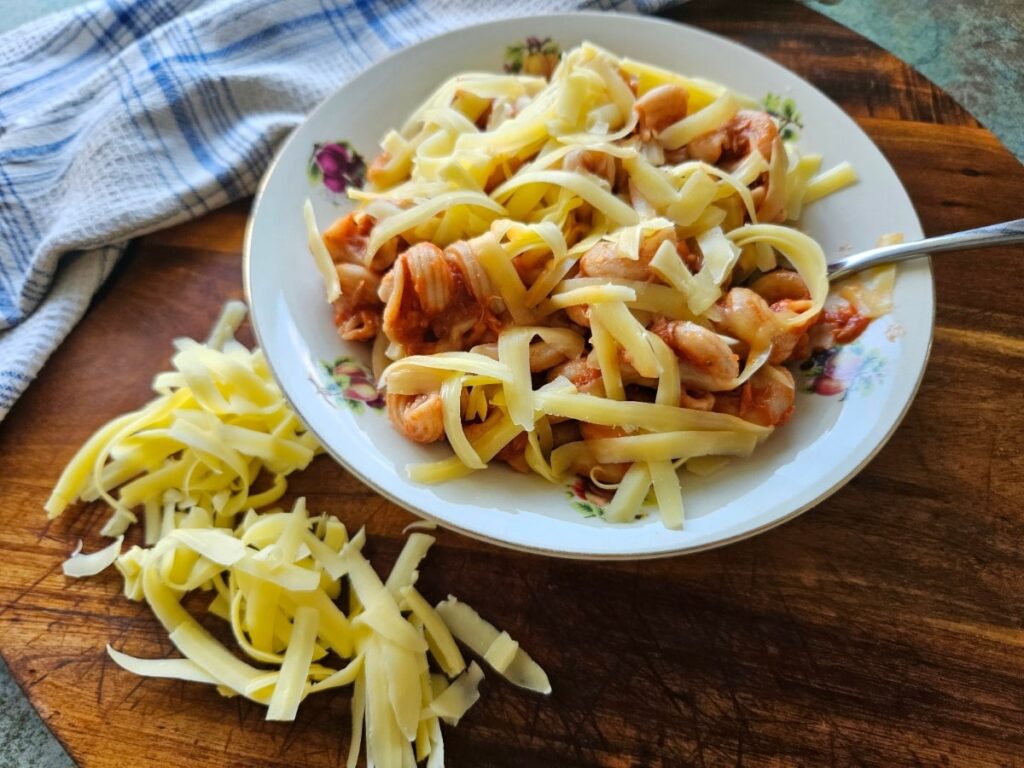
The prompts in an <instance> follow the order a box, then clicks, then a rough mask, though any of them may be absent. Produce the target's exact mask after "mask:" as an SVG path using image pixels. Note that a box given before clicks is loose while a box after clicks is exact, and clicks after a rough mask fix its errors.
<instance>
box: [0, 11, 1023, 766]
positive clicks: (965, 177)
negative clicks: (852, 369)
mask: <svg viewBox="0 0 1024 768" xmlns="http://www.w3.org/2000/svg"><path fill="white" fill-rule="evenodd" d="M672 15H673V18H676V19H678V20H679V21H682V22H686V23H690V24H695V25H697V26H700V27H703V28H706V29H709V30H711V31H714V32H718V33H720V34H723V35H725V36H727V37H730V38H732V39H734V40H737V41H739V42H741V43H745V44H746V45H748V46H751V47H752V48H754V49H756V50H759V51H761V52H763V53H765V54H767V55H768V56H770V57H772V58H774V59H776V60H777V61H779V62H780V63H782V64H783V65H785V66H787V67H790V68H791V69H793V70H794V71H796V72H797V73H798V74H800V75H803V76H804V77H806V78H807V79H809V80H810V81H811V82H812V83H814V84H815V85H817V86H818V87H819V88H821V89H822V90H824V91H825V93H827V94H829V95H830V96H831V97H832V98H833V99H835V100H836V101H837V102H839V104H840V105H842V106H843V108H844V109H846V111H847V112H849V113H850V114H851V115H853V116H854V117H855V118H856V119H857V120H858V122H859V123H860V124H861V125H862V126H863V127H864V129H865V130H866V131H867V132H868V133H869V134H870V135H871V136H872V138H874V140H875V141H876V142H877V143H878V145H879V146H880V147H881V149H882V151H883V152H884V153H885V154H886V156H887V157H888V158H889V159H890V161H891V162H892V163H893V165H894V166H895V167H896V170H897V171H898V173H899V175H900V177H901V178H902V180H903V182H904V184H905V185H906V186H907V188H908V189H909V190H910V194H911V197H912V199H913V200H914V203H915V205H916V206H917V209H918V211H919V213H920V215H921V218H922V220H923V223H924V228H925V231H926V232H927V233H928V234H929V235H936V234H941V233H944V232H949V231H952V230H957V229H962V228H966V227H972V226H977V225H981V224H985V223H990V222H994V221H999V220H1005V219H1010V218H1016V217H1020V216H1021V215H1022V214H1024V208H1022V205H1021V201H1022V200H1024V169H1022V167H1021V165H1020V164H1019V163H1018V162H1017V161H1016V160H1015V159H1014V158H1013V157H1012V156H1011V155H1010V154H1009V153H1008V152H1007V151H1006V150H1005V149H1004V148H1003V147H1002V146H1000V144H999V143H998V142H997V141H996V140H995V139H994V138H993V137H992V135H991V134H990V133H988V132H987V131H986V130H985V129H984V128H982V127H981V126H979V125H978V123H977V122H975V121H974V120H973V119H972V118H971V117H970V116H969V115H968V114H967V113H966V112H964V110H963V109H961V108H960V107H959V106H957V105H956V104H955V103H954V102H953V101H952V100H951V99H950V98H949V97H948V96H946V95H945V94H943V93H942V92H941V91H939V90H938V89H937V88H936V87H935V86H933V85H931V84H930V83H928V82H927V81H925V80H924V79H923V78H922V77H920V76H919V75H917V74H916V73H914V72H913V71H912V70H910V69H909V68H908V67H907V66H905V65H904V64H902V63H900V62H899V61H898V60H896V59H895V58H893V57H892V56H890V55H888V54H886V53H884V52H883V51H881V50H879V49H878V48H876V47H875V46H873V45H871V44H870V43H868V42H866V41H865V40H864V39H862V38H860V37H858V36H857V35H855V34H853V33H851V32H849V31H848V30H846V29H844V28H842V27H840V26H838V25H836V24H834V23H832V22H830V21H828V20H827V19H825V18H824V17H822V16H820V15H818V14H816V13H815V12H813V11H811V10H808V9H806V8H804V7H803V6H799V5H795V4H789V3H782V2H770V1H768V0H764V1H763V2H760V3H747V2H744V3H740V2H733V3H720V2H694V3H692V4H689V5H686V6H684V7H683V8H681V9H679V10H677V11H674V12H673V14H672ZM878 204H879V205H880V206H882V205H885V201H884V200H879V201H878ZM247 211H248V204H241V205H235V206H232V207H230V208H228V209H225V210H222V211H218V212H216V213H214V214H211V215H209V216H207V217H206V218H204V219H201V220H199V221H196V222H193V223H191V224H188V225H185V226H182V227H178V228H176V229H173V230H169V231H166V232H161V233H157V234H154V235H151V236H149V237H146V238H143V239H142V240H140V241H139V242H137V243H135V244H133V246H132V248H131V249H130V254H129V255H128V257H127V258H126V259H125V260H124V262H123V263H122V264H121V266H120V267H119V268H118V270H117V272H116V273H115V274H114V276H113V277H112V278H111V279H110V281H109V283H108V285H107V286H106V287H105V288H104V290H103V292H102V293H101V295H100V296H99V297H98V298H97V300H96V302H95V305H94V306H93V308H92V309H91V310H90V312H89V314H88V315H87V316H86V318H85V320H84V321H83V322H82V323H81V325H80V326H79V327H78V328H77V329H76V330H75V331H74V333H72V335H71V337H70V338H69V339H68V340H67V341H66V342H65V343H64V345H63V346H62V347H61V348H60V350H59V351H58V352H57V353H56V354H55V355H54V357H53V359H52V360H51V361H50V362H49V363H48V364H47V366H46V367H45V369H44V370H43V372H42V375H41V376H40V377H39V379H38V381H37V382H36V383H35V384H33V386H32V387H31V388H30V390H29V392H28V394H27V395H26V396H25V397H24V398H23V399H22V400H21V402H19V403H18V404H17V406H16V407H15V409H14V411H13V412H12V413H11V414H10V416H9V417H8V419H7V421H6V423H5V424H3V426H2V428H0V555H2V559H3V564H2V566H0V649H2V652H3V655H4V658H6V660H7V661H8V663H9V664H10V666H11V669H12V671H13V673H14V675H15V677H16V678H17V680H18V681H19V682H20V684H21V685H22V686H23V688H24V689H25V691H26V693H27V694H28V696H29V698H30V699H31V701H32V702H33V704H34V705H35V706H36V707H37V708H38V709H39V711H40V713H41V714H42V716H43V719H44V720H45V721H46V722H47V723H48V725H49V726H50V727H51V728H52V729H53V731H54V732H55V733H56V734H57V736H58V738H59V739H60V740H61V741H62V742H63V743H64V745H65V746H66V747H67V749H68V751H69V752H70V753H71V755H72V756H73V757H74V758H75V759H76V760H77V761H78V762H79V763H80V764H81V765H83V766H86V767H87V768H123V767H124V766H132V767H134V766H149V765H153V766H164V765H191V766H196V767H197V768H198V767H199V766H203V768H206V767H214V766H257V765H259V766H275V767H277V766H280V767H283V766H294V767H295V768H299V766H301V767H302V768H321V767H326V766H337V765H339V764H340V763H341V761H342V759H343V758H342V756H343V755H344V753H345V750H346V748H347V743H348V722H349V721H348V698H347V694H346V693H339V694H337V695H325V696H322V697H320V698H318V699H316V700H314V701H311V702H310V703H309V704H308V705H306V706H305V707H304V708H303V709H302V711H301V714H300V718H299V720H298V721H297V722H296V723H294V724H281V723H266V722H264V721H263V719H262V710H261V709H260V708H259V707H256V706H252V705H250V704H248V703H246V702H244V701H243V702H240V701H238V700H226V699H222V698H220V697H219V696H218V695H217V694H216V693H215V692H213V691H212V690H209V689H207V688H204V687H200V686H194V685H189V684H184V683H178V682H166V681H155V680H145V681H141V680H139V679H136V678H134V677H132V676H130V675H129V674H127V673H125V672H122V671H121V670H119V669H118V668H117V667H115V666H114V665H113V664H112V663H111V662H110V661H109V660H108V659H107V658H106V655H105V654H104V650H103V649H104V646H105V645H106V644H107V643H112V644H114V645H115V646H116V647H118V648H121V649H124V650H125V651H127V652H129V653H136V654H139V655H143V656H154V655H159V654H161V653H166V652H168V651H169V650H170V647H169V644H168V643H167V641H166V639H164V638H163V636H162V633H161V632H160V631H159V630H158V627H157V623H156V621H155V620H154V619H153V618H152V616H151V615H150V614H149V612H148V610H147V609H145V608H144V607H143V606H140V605H138V604H135V603H130V602H128V601H126V600H125V599H123V598H122V597H121V596H120V580H119V578H118V577H117V576H116V575H115V574H113V573H111V574H106V575H103V576H101V577H99V578H95V579H91V580H86V581H77V582H73V581H69V580H66V579H65V578H64V577H63V576H62V575H61V572H60V563H61V561H62V560H63V559H64V558H65V557H66V556H67V554H68V552H69V550H70V549H71V548H72V546H73V545H74V543H75V542H76V541H77V540H78V538H80V537H81V538H84V539H85V540H86V543H87V544H91V545H95V544H97V543H99V539H98V537H97V534H96V531H97V521H98V520H100V519H101V518H102V513H101V510H99V509H96V508H86V509H83V510H81V511H80V513H78V514H69V515H66V516H65V517H63V518H61V519H59V520H58V521H56V522H54V523H52V524H49V525H47V523H46V520H45V517H44V515H43V512H42V508H41V507H42V503H43V501H44V500H45V498H46V496H47V494H48V493H49V490H50V488H51V486H52V485H53V483H54V481H55V479H56V477H57V475H58V473H59V471H60V469H61V467H62V466H63V465H64V463H65V462H66V461H67V460H68V459H69V458H70V457H71V455H72V453H73V452H74V451H75V449H76V448H77V447H78V446H79V445H80V444H81V443H82V441H83V440H84V439H85V438H86V437H88V435H89V434H90V433H91V432H92V431H93V430H94V429H95V428H96V427H97V426H99V425H100V424H101V423H103V422H105V421H106V420H108V419H110V418H111V417H113V416H115V415H117V414H119V413H121V412H123V411H126V410H128V409H132V408H135V407H137V406H138V405H140V404H141V403H143V402H144V401H146V400H147V399H148V397H149V395H150V392H149V383H150V380H151V378H152V376H153V374H154V373H155V372H156V371H158V370H162V369H164V368H165V367H166V365H167V361H168V358H169V356H170V349H171V347H170V342H171V340H172V339H173V338H174V337H176V336H180V335H192V336H194V337H197V338H202V337H203V336H204V335H205V333H206V331H207V329H208V327H209V326H210V324H211V323H212V322H213V320H214V318H215V316H216V315H217V312H218V310H219V308H220V306H221V303H222V302H223V301H224V300H225V299H227V298H231V297H236V298H237V297H240V296H241V293H242V291H241V283H240V257H239V253H240V250H241V239H242V230H243V227H244V225H245V221H246V215H247ZM869 225H870V223H869V222H866V223H865V226H869ZM1022 268H1024V259H1022V253H1021V250H1020V249H1019V248H1017V249H1015V250H1013V249H1005V250H992V251H988V252H983V253H978V252H975V253H964V254H950V255H943V256H942V257H940V258H938V259H937V260H936V263H935V275H936V278H935V279H936V286H937V290H938V309H937V316H936V333H935V342H934V348H933V351H932V358H931V362H930V364H929V366H928V371H927V374H926V376H925V379H924V383H923V384H922V386H921V390H920V393H919V394H918V396H917V400H916V401H915V403H914V405H913V407H912V408H911V410H910V412H909V414H908V415H907V418H906V420H905V422H904V424H903V426H902V427H901V428H900V429H899V431H898V432H897V433H896V434H895V436H894V437H893V439H892V440H891V442H890V443H889V445H888V446H887V447H886V448H885V449H884V450H883V451H882V452H881V453H880V454H879V456H878V457H877V458H876V459H875V460H874V461H873V462H872V463H871V464H870V466H868V467H867V468H866V469H865V470H864V471H863V472H862V473H861V474H860V475H859V476H858V477H857V478H856V479H855V480H853V482H851V483H850V484H849V485H848V486H847V487H846V488H845V489H843V490H842V491H841V492H839V493H837V494H836V495H835V496H833V497H832V498H831V499H829V500H828V501H826V502H825V503H823V504H822V505H821V506H819V507H817V508H816V509H814V510H812V511H810V512H808V513H807V514H805V515H803V516H802V517H800V518H799V519H797V520H795V521H793V522H791V523H788V524H786V525H784V526H782V527H781V528H778V529H775V530H773V531H770V532H768V533H765V534H764V535H762V536H758V537H756V538H754V539H752V540H749V541H745V542H742V543H739V544H734V545H732V546H729V547H727V548H725V549H721V550H717V551H712V552H707V553H703V554H698V555H692V556H689V557H683V558H676V559H672V560H663V561H656V562H640V563H633V564H630V563H584V562H563V561H557V560H548V559H543V558H540V557H534V556H528V555H522V554H517V553H514V552H510V551H504V550H501V549H498V548H496V547H492V546H488V545H485V544H481V543H478V542H475V541H470V540H468V539H465V538H461V537H459V536H457V535H454V534H449V533H444V532H442V533H440V534H439V536H438V539H439V541H438V544H437V545H436V547H435V549H434V551H433V552H432V554H431V557H430V558H429V561H428V563H427V566H426V568H425V572H424V575H423V585H422V589H423V591H424V593H425V594H426V595H427V596H428V597H429V598H431V599H434V600H436V599H439V598H441V597H443V596H444V595H445V594H446V593H447V591H448V590H449V589H452V590H457V592H458V594H459V596H460V597H462V598H464V599H465V600H466V601H467V602H469V603H471V604H472V605H474V606H476V607H477V608H478V610H480V611H481V613H483V614H484V615H485V616H488V617H489V618H491V619H492V620H493V621H494V622H495V623H496V624H498V625H499V626H501V627H503V628H506V629H508V630H509V631H510V632H511V633H512V635H513V636H515V637H517V638H518V639H519V640H520V641H521V642H522V644H523V645H524V646H525V647H527V648H528V649H529V650H530V652H531V653H532V654H533V655H534V656H535V657H536V658H537V659H538V660H539V661H540V662H541V663H542V664H543V665H544V666H545V667H546V668H547V670H548V671H549V673H550V676H551V679H552V681H553V683H554V687H555V692H554V694H553V695H552V696H551V698H550V699H549V700H545V699H542V698H539V697H533V696H528V695H524V694H523V693H521V692H519V691H517V690H514V689H512V688H511V687H510V686H508V685H504V684H501V683H500V682H498V681H496V680H493V679H489V680H488V681H487V682H486V683H485V685H484V690H483V697H482V700H481V702H480V703H479V704H478V705H477V707H476V708H475V709H474V710H473V711H472V712H471V714H470V715H469V716H468V717H467V718H466V719H465V721H464V723H463V725H461V726H460V727H459V728H458V729H457V730H454V731H452V730H449V731H448V733H447V734H446V739H447V743H448V753H449V756H450V761H449V762H450V764H451V765H453V766H457V767H458V768H463V767H467V766H471V767H474V768H477V767H480V766H559V767H562V766H609V767H611V766H615V767H620V766H677V765H720V764H733V763H735V764H737V765H739V764H743V765H795V764H800V765H808V766H821V765H826V764H831V765H851V764H864V765H918V764H920V765H935V764H940V763H943V764H952V765H997V764H998V765H1011V764H1012V765H1020V764H1021V763H1022V761H1024V631H1022V626H1021V625H1022V620H1024V598H1022V595H1024V549H1022V546H1021V542H1022V540H1024V444H1022V439H1021V435H1024V396H1022V386H1021V379H1022V376H1021V374H1022V373H1024V338H1022V332H1024V290H1022V288H1024V281H1022V278H1021V269H1022ZM292 490H293V492H294V493H295V494H305V495H306V496H307V497H308V498H309V503H310V506H311V508H313V509H315V510H320V509H327V510H331V511H333V512H335V513H336V514H338V515H339V516H340V517H342V518H343V519H344V520H345V522H346V523H348V524H349V525H350V528H355V527H358V526H360V525H363V524H364V523H365V524H366V526H367V529H368V531H369V533H370V535H371V541H370V545H369V551H370V552H371V553H372V555H373V557H374V559H375V562H376V563H377V564H378V567H389V566H390V563H391V561H392V559H393V558H394V556H395V555H396V553H397V551H398V548H399V547H400V544H401V530H402V528H403V526H405V525H406V524H407V523H409V522H411V520H412V517H411V516H410V515H409V514H407V513H406V512H403V511H401V510H399V509H398V508H396V507H394V506H392V505H391V504H389V503H387V502H385V501H384V500H382V499H380V498H379V497H377V496H375V495H374V494H373V493H372V492H370V491H369V490H367V489H366V488H364V487H363V486H362V485H361V484H360V483H359V482H358V481H356V480H355V479H353V478H352V477H350V476H349V475H348V474H346V472H345V471H343V470H342V469H340V468H339V467H337V466H335V465H333V464H332V463H331V462H330V461H329V460H328V459H326V458H321V459H318V460H317V461H316V462H315V463H314V465H313V466H312V467H311V468H310V469H309V470H308V471H307V472H305V473H304V474H302V475H301V476H299V477H296V478H294V481H293V482H292ZM29 762H31V760H30V761H29Z"/></svg>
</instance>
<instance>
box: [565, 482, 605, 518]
mask: <svg viewBox="0 0 1024 768" xmlns="http://www.w3.org/2000/svg"><path fill="white" fill-rule="evenodd" d="M614 494H615V491H613V490H609V489H606V488H602V487H600V486H599V485H596V484H595V483H594V481H593V480H591V479H590V478H589V477H576V478H575V479H574V480H573V483H572V485H571V486H569V487H568V488H567V489H566V491H565V495H566V496H567V497H568V498H569V499H570V503H571V505H572V507H573V509H575V510H576V511H578V512H579V513H580V514H582V515H583V516H584V517H604V508H605V507H606V506H607V505H608V502H610V501H611V500H612V496H613V495H614Z"/></svg>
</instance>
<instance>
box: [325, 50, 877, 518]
mask: <svg viewBox="0 0 1024 768" xmlns="http://www.w3.org/2000/svg"><path fill="white" fill-rule="evenodd" d="M381 146H382V151H381V153H380V154H379V156H377V158H376V159H375V160H374V162H373V163H372V165H371V166H370V168H369V171H368V174H367V181H368V183H367V184H366V186H365V187H364V188H362V189H350V190H349V195H350V197H351V198H352V199H353V200H354V201H355V203H356V206H355V208H354V210H352V211H351V212H349V213H348V214H347V215H345V216H343V217H341V218H340V219H338V220H337V221H335V222H334V223H333V224H332V225H331V226H330V227H329V228H327V229H326V230H324V231H323V233H322V234H321V232H320V231H319V230H318V228H317V225H316V221H315V219H314V215H313V210H312V206H311V204H310V203H309V202H307V204H306V209H305V215H306V223H307V228H308V230H309V246H310V250H311V251H312V253H313V256H314V259H315V261H316V263H317V266H318V269H319V270H320V271H321V273H322V275H323V278H324V283H325V286H326V292H327V299H328V301H330V302H331V303H332V305H333V309H334V317H335V324H336V325H337V328H338V332H339V334H340V335H341V337H342V338H343V339H346V340H349V341H363V342H367V343H368V344H372V350H373V363H374V370H375V373H377V374H378V378H379V381H380V382H381V385H382V386H383V387H384V388H385V390H386V404H387V412H388V416H389V418H390V420H391V421H392V423H393V424H394V426H395V428H396V429H397V430H398V431H399V432H400V433H402V434H403V435H404V436H405V437H407V438H408V439H410V440H413V441H415V442H417V443H433V442H438V441H447V443H448V445H450V447H451V450H452V452H453V455H452V456H450V457H449V458H446V459H443V460H441V461H434V462H428V463H421V464H415V465H412V466H410V467H409V469H408V471H409V475H410V477H411V478H412V479H413V480H415V481H418V482H425V483H434V482H440V481H445V480H451V479H454V478H458V477H462V476H465V475H467V474H469V473H472V472H475V471H479V470H481V469H484V468H485V467H486V466H487V464H488V462H491V461H499V462H504V463H506V464H508V465H509V466H511V467H512V468H513V469H516V470H518V471H520V472H534V473H537V474H539V475H541V476H542V477H544V478H546V479H547V480H549V481H551V482H553V483H560V484H561V483H564V482H566V480H567V479H572V478H573V476H575V475H581V476H584V477H587V478H589V479H590V480H591V481H592V482H593V483H595V484H597V485H599V486H601V487H603V488H608V489H614V496H613V497H612V499H611V501H610V503H609V504H608V506H607V507H606V508H605V510H604V517H605V519H607V520H611V521H626V520H632V519H634V518H636V517H639V516H642V515H643V514H644V512H643V509H644V507H645V504H647V503H649V502H653V504H654V505H655V506H656V507H657V509H658V511H659V513H660V515H661V518H662V520H663V521H664V523H665V525H667V526H669V527H672V528H679V527H681V526H682V524H683V520H684V509H683V497H682V492H681V485H680V472H681V471H683V470H686V471H689V472H693V473H696V474H707V473H709V472H711V471H713V470H715V469H717V468H718V467H719V466H721V465H722V464H723V463H724V462H726V461H728V460H729V457H742V456H748V455H750V453H751V452H752V451H753V450H754V449H755V448H756V447H757V446H758V445H759V444H760V443H761V442H762V441H763V440H765V439H766V438H767V437H768V436H769V435H770V434H771V433H772V431H773V430H774V429H775V428H777V427H780V426H782V425H783V424H785V423H786V421H787V420H788V419H789V418H790V416H791V414H792V412H793V406H794V395H795V389H796V387H795V383H794V378H793V374H792V373H791V372H790V370H789V368H787V367H786V366H787V364H789V363H793V362H796V361H800V360H802V359H804V358H806V357H807V356H808V355H809V354H810V353H811V351H812V350H813V349H814V348H816V347H820V346H821V345H828V344H830V343H834V340H835V338H836V337H837V336H841V335H842V334H843V333H848V332H849V331H850V327H851V326H852V325H856V324H857V323H858V322H861V321H862V320H863V319H862V318H857V317H855V316H853V315H852V314H851V313H849V312H848V313H846V314H845V315H844V314H843V313H842V312H838V313H837V312H834V311H833V312H830V311H823V309H825V308H826V299H827V297H828V287H829V286H828V281H827V277H826V262H825V256H824V253H823V252H822V249H821V247H820V246H819V245H818V244H817V243H816V242H815V241H814V240H813V239H812V238H811V237H809V236H808V235H806V234H804V233H802V232H801V231H799V230H798V229H795V228H793V227H792V226H790V225H791V224H792V223H793V222H795V221H797V220H798V219H799V217H800V215H801V210H802V208H803V206H805V205H808V204H810V203H812V202H814V201H815V200H817V199H819V198H820V197H822V196H824V195H826V194H829V193H831V192H834V191H836V190H838V189H840V188H842V187H844V186H846V185H847V184H850V183H852V182H853V181H855V178H856V177H855V175H854V173H853V170H852V168H851V167H850V166H849V164H848V163H842V164H840V165H839V166H837V167H836V168H834V169H832V170H830V171H826V172H823V173H822V172H820V166H821V161H822V158H821V157H820V156H818V155H813V154H803V153H801V152H800V151H799V149H798V148H797V146H796V142H795V141H793V140H792V137H791V136H789V135H788V132H784V131H781V130H780V124H779V122H778V118H777V117H776V116H773V115H772V114H769V113H768V112H766V111H765V110H764V109H763V108H762V107H760V106H758V105H757V104H756V103H754V102H752V101H750V100H749V99H747V98H745V97H743V96H741V95H739V94H736V93H734V92H732V91H730V90H728V89H727V88H725V87H723V86H721V85H718V84H716V83H713V82H709V81H707V80H703V79H697V78H692V77H684V76H682V75H678V74H675V73H672V72H669V71H665V70H662V69H659V68H657V67H654V66H651V65H648V64H645V63H642V62H639V61H635V60H631V59H627V58H619V57H616V56H615V55H613V54H611V53H609V52H607V51H604V50H602V49H600V48H598V47H596V46H594V45H591V44H586V43H585V44H583V45H581V46H580V47H578V48H576V49H574V50H572V51H570V52H568V53H566V54H564V55H563V56H562V58H561V60H560V62H559V63H558V66H557V68H555V70H554V72H553V73H552V74H551V77H550V80H547V79H544V78H542V77H534V76H526V75H516V74H504V75H496V74H483V73H480V74H477V73H467V74H461V75H458V76H456V77H454V78H452V79H450V80H448V81H447V82H445V83H444V84H442V85H441V86H440V87H439V88H438V89H437V91H436V92H434V93H433V95H431V96H430V97H429V98H428V99H427V100H426V101H425V102H424V103H423V104H422V105H420V106H419V107H418V108H417V109H416V110H415V111H414V112H413V113H412V115H411V116H410V117H409V118H408V120H407V121H406V123H405V124H404V125H403V126H402V127H401V129H400V130H392V131H390V132H388V133H387V135H385V136H384V138H383V140H382V142H381ZM787 222H789V224H790V225H787ZM683 482H684V483H685V480H683Z"/></svg>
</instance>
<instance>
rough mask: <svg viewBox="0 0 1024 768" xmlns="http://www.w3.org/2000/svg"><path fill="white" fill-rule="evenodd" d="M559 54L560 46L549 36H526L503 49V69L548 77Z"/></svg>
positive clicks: (553, 69)
mask: <svg viewBox="0 0 1024 768" xmlns="http://www.w3.org/2000/svg"><path fill="white" fill-rule="evenodd" d="M561 56H562V49H561V47H560V46H559V45H558V43H556V42H555V41H554V40H552V39H551V38H550V37H528V38H526V39H525V40H524V41H523V42H521V43H516V44H515V45H510V46H508V48H506V49H505V71H506V72H508V73H509V74H513V75H519V74H522V75H539V76H540V77H544V78H547V79H550V78H551V75H552V73H553V72H554V71H555V67H557V66H558V61H559V59H560V58H561Z"/></svg>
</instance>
